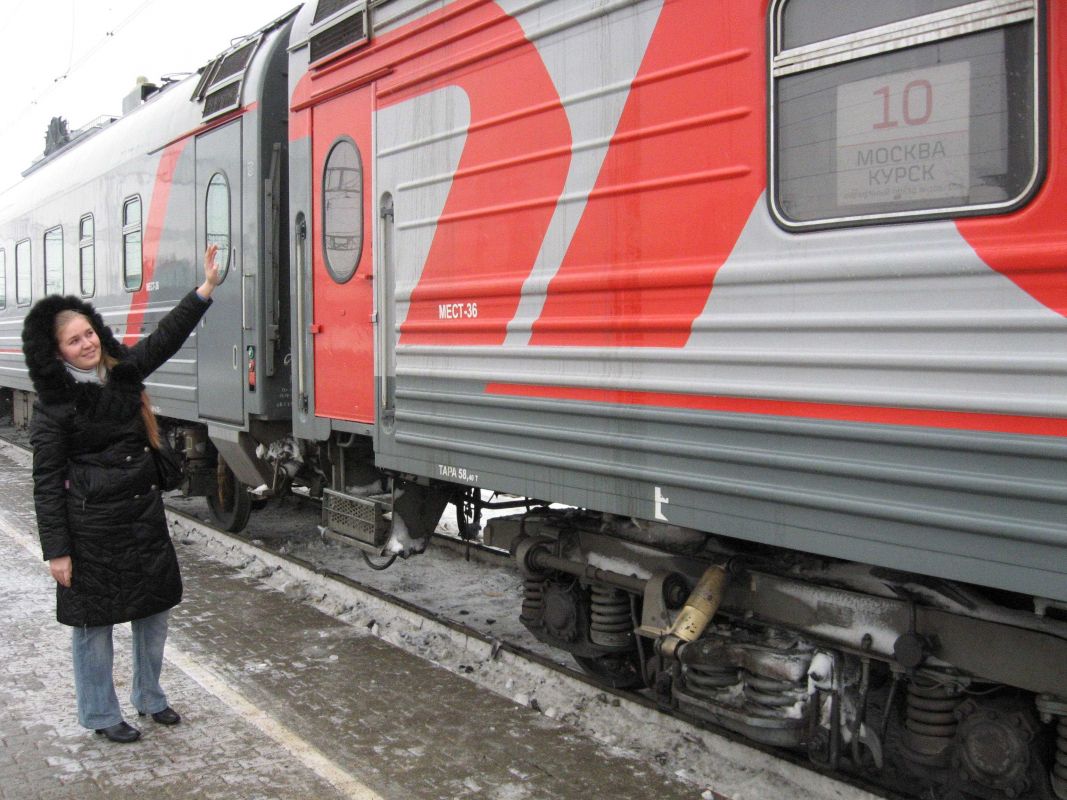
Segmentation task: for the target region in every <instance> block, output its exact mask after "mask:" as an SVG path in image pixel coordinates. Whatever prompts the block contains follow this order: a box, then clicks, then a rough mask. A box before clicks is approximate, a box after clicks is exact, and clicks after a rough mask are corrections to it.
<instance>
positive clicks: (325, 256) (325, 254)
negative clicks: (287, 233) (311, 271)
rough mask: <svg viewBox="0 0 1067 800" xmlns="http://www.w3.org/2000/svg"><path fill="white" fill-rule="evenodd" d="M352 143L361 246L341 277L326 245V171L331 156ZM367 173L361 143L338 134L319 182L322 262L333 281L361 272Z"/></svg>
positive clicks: (352, 276) (338, 281)
mask: <svg viewBox="0 0 1067 800" xmlns="http://www.w3.org/2000/svg"><path fill="white" fill-rule="evenodd" d="M346 143H347V144H350V145H352V149H353V150H355V152H356V162H357V165H358V168H359V247H357V248H356V261H355V263H354V264H353V265H352V269H351V271H350V272H349V273H348V274H347V275H346V276H345V277H341V273H339V272H338V270H336V269H335V268H334V266H333V264H332V263H331V262H330V256H329V248H327V247H326V172H327V167H328V166H329V164H330V157H331V156H332V155H333V154H334V151H335V150H337V148H338V147H340V146H341V145H342V144H346ZM365 175H366V173H365V170H364V166H363V153H362V152H361V151H360V149H359V145H358V144H356V142H355V140H354V139H353V138H352V137H351V136H338V137H337V138H336V139H334V140H333V142H332V143H331V144H330V147H329V149H328V150H327V151H326V158H324V159H323V161H322V172H321V174H320V176H319V182H320V185H321V192H320V195H319V202H320V203H321V204H322V213H321V215H320V217H319V221H320V222H321V228H322V235H321V237H320V239H319V245H320V247H322V263H323V265H324V266H325V267H326V272H328V273H329V275H330V278H332V279H333V282H334V283H336V284H338V285H342V284H345V283H348V282H349V281H350V280H352V279H353V278H354V277H355V276H356V273H357V272H359V265H360V264H362V263H363V250H364V249H365V247H364V246H365V244H366V235H367V231H366V227H367V226H366V219H365V218H366V214H367V196H366V192H365V191H364V177H365Z"/></svg>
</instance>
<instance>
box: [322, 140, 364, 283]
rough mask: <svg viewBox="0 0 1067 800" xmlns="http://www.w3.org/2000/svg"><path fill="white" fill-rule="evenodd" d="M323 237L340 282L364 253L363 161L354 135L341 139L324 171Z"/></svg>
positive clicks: (332, 272) (330, 264)
mask: <svg viewBox="0 0 1067 800" xmlns="http://www.w3.org/2000/svg"><path fill="white" fill-rule="evenodd" d="M322 239H323V252H324V253H325V255H326V269H327V270H329V272H330V275H331V276H332V277H333V279H334V280H335V281H337V282H338V283H344V282H345V281H347V280H348V279H349V278H351V277H352V276H353V275H354V274H355V272H356V267H358V266H359V259H360V256H361V255H362V254H363V161H362V159H361V158H360V157H359V150H358V149H357V148H356V145H355V143H353V142H352V140H351V139H340V140H339V141H337V142H336V143H335V144H334V146H333V147H332V148H330V154H329V155H328V156H326V164H325V166H324V168H323V172H322Z"/></svg>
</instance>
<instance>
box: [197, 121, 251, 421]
mask: <svg viewBox="0 0 1067 800" xmlns="http://www.w3.org/2000/svg"><path fill="white" fill-rule="evenodd" d="M209 242H214V243H215V244H217V245H218V246H219V255H218V258H219V260H220V266H221V267H222V269H223V274H224V278H223V280H222V283H220V284H219V285H218V287H216V289H215V292H214V293H213V295H212V298H213V299H214V301H215V308H213V309H212V312H211V313H210V314H207V315H205V316H204V318H203V319H202V320H201V322H200V327H199V329H198V330H197V337H196V350H197V353H196V372H197V385H198V387H199V390H198V394H197V403H198V407H199V415H200V416H201V417H202V418H206V419H212V420H218V421H221V422H230V423H235V424H243V423H244V398H245V370H244V363H245V362H244V339H243V333H244V330H243V329H244V322H243V318H242V311H243V307H242V302H241V261H242V251H241V120H240V119H236V120H234V121H233V122H230V123H229V124H227V125H223V126H222V127H221V128H216V129H214V130H212V131H209V132H207V133H205V134H203V135H202V136H198V137H197V139H196V254H197V270H198V274H199V270H200V269H202V267H201V266H200V260H201V259H202V257H203V252H204V248H205V247H206V246H207V244H208V243H209Z"/></svg>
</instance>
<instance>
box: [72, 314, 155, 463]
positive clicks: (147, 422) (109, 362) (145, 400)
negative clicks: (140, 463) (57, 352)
mask: <svg viewBox="0 0 1067 800" xmlns="http://www.w3.org/2000/svg"><path fill="white" fill-rule="evenodd" d="M75 317H81V318H82V319H84V320H85V321H86V322H89V319H88V318H87V317H86V316H85V315H84V314H82V313H80V312H78V311H74V310H73V309H67V310H65V311H60V312H59V313H58V314H56V319H55V323H54V325H53V328H52V330H53V332H54V335H55V339H56V342H57V343H58V342H59V332H60V331H61V330H63V328H65V327H66V326H67V325H68V324H69V323H70V322H71V321H72V320H73V319H74V318H75ZM90 324H92V323H90ZM99 338H100V335H99V331H97V339H98V340H99ZM99 345H100V364H99V365H98V366H97V368H96V369H97V373H98V374H99V375H100V380H101V381H103V382H106V381H107V376H108V373H109V372H111V368H112V367H114V366H115V365H116V364H118V363H119V360H118V359H117V358H115V357H114V356H113V355H111V353H109V352H107V350H105V349H104V343H103V342H102V341H101V342H99ZM141 421H142V422H144V429H145V434H146V435H147V436H148V443H149V444H150V445H152V447H154V448H156V449H157V450H158V449H159V445H160V442H161V440H160V433H159V420H157V419H156V415H155V413H154V412H153V411H152V400H151V399H150V398H149V397H148V392H146V391H145V390H144V389H142V390H141Z"/></svg>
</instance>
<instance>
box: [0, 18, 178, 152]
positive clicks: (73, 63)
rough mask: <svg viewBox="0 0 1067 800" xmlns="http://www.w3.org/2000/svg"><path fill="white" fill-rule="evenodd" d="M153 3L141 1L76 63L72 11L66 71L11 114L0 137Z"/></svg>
mask: <svg viewBox="0 0 1067 800" xmlns="http://www.w3.org/2000/svg"><path fill="white" fill-rule="evenodd" d="M155 2H157V0H143V2H142V3H141V4H140V5H138V6H137V7H136V8H135V9H134V10H133V11H131V12H130V13H129V14H127V15H126V16H125V17H124V18H123V19H122V20H121V21H120V22H119V23H118V24H117V25H115V26H113V27H112V28H110V29H109V30H107V31H106V32H105V33H104V35H103V36H102V37H101V38H100V39H99V40H97V41H96V42H95V43H94V44H93V45H92V46H91V47H90V48H89V49H88V50H86V51H85V52H84V53H82V54H81V55H80V56H79V57H78V59H77V60H76V61H74V60H73V56H74V34H73V25H74V20H73V13H74V12H73V10H72V11H71V17H72V19H71V26H72V27H71V55H70V57H69V58H68V66H67V69H66V70H65V71H64V72H63V73H62V74H61V75H58V76H56V77H55V78H53V80H52V83H51V84H50V85H49V86H47V87H46V88H45V89H44V90H42V91H41V92H39V93H38V94H37V95H35V96H34V97H33V98H31V99H30V101H29V102H28V103H27V104H26V105H25V106H23V107H22V108H21V109H20V110H19V111H17V112H16V113H14V114H12V115H11V116H10V117H9V119H8V121H7V122H6V123H4V124H2V125H0V136H3V135H6V134H7V132H8V131H10V130H11V129H12V128H13V127H14V126H15V125H16V124H17V123H19V122H21V120H22V117H23V116H24V115H25V114H26V113H27V112H29V111H30V110H31V109H32V108H33V107H34V106H37V105H39V104H40V103H41V101H43V100H44V99H46V98H47V97H48V96H49V95H50V94H51V93H52V92H54V91H55V90H56V88H57V87H58V86H59V85H60V84H61V83H62V82H63V81H65V80H67V79H68V78H70V76H71V75H72V74H73V73H75V72H77V71H78V69H79V68H80V67H82V66H83V65H84V64H85V63H86V62H87V61H89V60H90V59H91V58H92V57H93V56H95V55H96V54H97V53H98V52H99V51H100V50H102V49H103V48H104V47H106V46H107V45H108V44H110V43H112V42H114V41H115V37H116V35H117V34H119V33H120V32H121V31H122V30H123V29H124V28H125V27H126V26H128V25H129V24H130V23H131V22H133V21H134V20H135V19H136V18H137V17H138V16H140V14H141V13H142V12H143V11H144V10H145V9H147V8H148V7H149V6H151V5H152V4H153V3H155ZM72 4H73V2H72ZM16 11H17V9H16ZM13 13H14V12H13Z"/></svg>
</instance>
